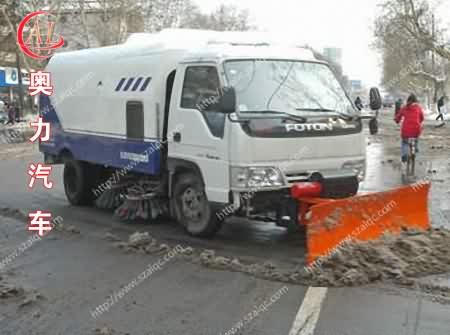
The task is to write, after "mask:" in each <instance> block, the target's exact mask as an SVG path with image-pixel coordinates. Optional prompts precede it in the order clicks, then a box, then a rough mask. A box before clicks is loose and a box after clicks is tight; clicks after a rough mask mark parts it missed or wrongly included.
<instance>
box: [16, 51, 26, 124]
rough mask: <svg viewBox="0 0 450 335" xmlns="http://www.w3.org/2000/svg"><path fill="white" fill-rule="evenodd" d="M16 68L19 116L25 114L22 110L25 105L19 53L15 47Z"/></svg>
mask: <svg viewBox="0 0 450 335" xmlns="http://www.w3.org/2000/svg"><path fill="white" fill-rule="evenodd" d="M16 68H17V72H18V73H17V79H18V89H19V118H21V117H23V116H24V115H25V111H24V110H23V109H24V107H25V104H24V101H23V81H22V68H21V67H20V54H19V50H17V47H16Z"/></svg>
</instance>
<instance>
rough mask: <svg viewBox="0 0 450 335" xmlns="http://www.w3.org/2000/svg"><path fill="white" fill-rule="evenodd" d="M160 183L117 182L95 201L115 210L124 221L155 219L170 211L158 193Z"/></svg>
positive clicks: (99, 204) (103, 206)
mask: <svg viewBox="0 0 450 335" xmlns="http://www.w3.org/2000/svg"><path fill="white" fill-rule="evenodd" d="M158 187H159V186H158V185H156V184H154V183H150V182H130V181H127V182H125V183H121V184H117V185H114V186H112V187H110V188H109V189H107V190H105V191H104V192H103V193H102V194H101V195H100V196H99V197H98V198H97V199H96V201H95V205H96V206H97V207H98V208H101V209H107V210H114V215H115V216H116V217H118V218H119V219H120V220H123V221H132V220H136V219H141V220H154V219H156V218H158V217H159V216H162V215H165V214H166V213H167V211H168V209H167V206H166V205H165V201H164V199H161V197H160V196H159V194H160V193H158V190H159V189H158Z"/></svg>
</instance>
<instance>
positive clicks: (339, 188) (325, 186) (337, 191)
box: [232, 176, 359, 215]
mask: <svg viewBox="0 0 450 335" xmlns="http://www.w3.org/2000/svg"><path fill="white" fill-rule="evenodd" d="M317 178H319V179H315V180H311V179H310V180H303V181H318V182H320V183H321V184H322V193H321V194H320V197H321V198H329V199H340V198H347V197H351V196H353V195H355V194H356V193H358V188H359V180H358V177H357V176H347V177H342V176H339V177H329V178H322V179H320V177H317ZM299 182H301V181H299ZM290 186H292V185H290ZM290 186H289V187H286V188H283V189H278V190H263V189H261V190H253V191H248V192H243V191H239V192H233V199H232V200H233V202H234V204H235V208H240V209H241V212H242V213H245V214H247V215H248V214H260V213H267V212H277V211H279V210H280V209H282V208H285V207H289V208H290V207H291V206H294V205H293V203H295V205H296V204H297V200H295V199H292V197H291V193H290ZM295 208H296V207H295Z"/></svg>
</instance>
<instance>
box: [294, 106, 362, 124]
mask: <svg viewBox="0 0 450 335" xmlns="http://www.w3.org/2000/svg"><path fill="white" fill-rule="evenodd" d="M295 110H298V111H302V112H324V113H331V116H336V117H339V118H341V119H344V120H346V121H352V120H353V119H354V118H355V117H357V115H349V114H346V113H339V112H337V111H335V110H333V109H327V108H296V109H295Z"/></svg>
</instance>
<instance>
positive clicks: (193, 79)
mask: <svg viewBox="0 0 450 335" xmlns="http://www.w3.org/2000/svg"><path fill="white" fill-rule="evenodd" d="M220 92H221V90H220V81H219V76H218V74H217V69H216V68H215V67H214V66H190V67H188V68H187V69H186V73H185V76H184V83H183V91H182V98H181V108H187V109H196V110H198V111H199V112H201V113H202V115H203V117H204V118H205V121H206V123H207V125H208V127H209V130H210V131H211V133H212V134H213V135H214V136H215V137H220V138H222V137H223V132H224V126H225V114H223V113H220V111H219V110H218V101H219V98H220Z"/></svg>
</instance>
